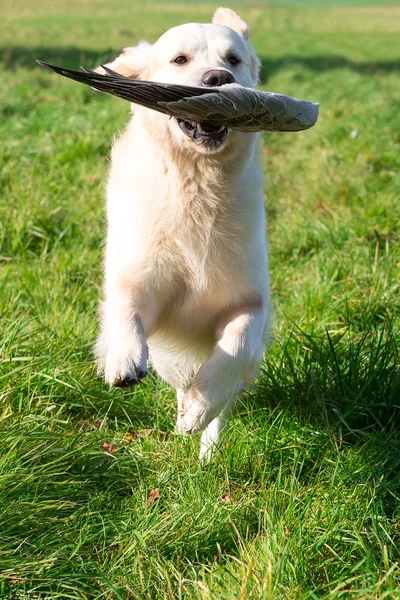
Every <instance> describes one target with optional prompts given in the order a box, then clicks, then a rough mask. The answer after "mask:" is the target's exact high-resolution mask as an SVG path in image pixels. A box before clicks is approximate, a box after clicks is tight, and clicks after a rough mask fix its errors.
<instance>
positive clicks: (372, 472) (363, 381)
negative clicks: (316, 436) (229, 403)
mask: <svg viewBox="0 0 400 600" xmlns="http://www.w3.org/2000/svg"><path fill="white" fill-rule="evenodd" d="M278 344H279V342H278ZM279 346H280V347H279V351H278V352H277V349H276V348H275V349H274V350H273V353H272V358H271V359H267V361H266V362H265V363H264V365H263V369H262V373H261V378H260V379H259V381H258V383H257V384H256V387H255V390H254V392H255V393H254V396H251V395H250V396H249V397H248V398H245V401H244V405H246V403H247V402H249V404H250V406H249V409H250V411H251V412H253V414H254V404H256V406H260V405H261V406H264V407H267V408H271V409H272V408H274V409H278V410H281V411H284V412H285V413H286V414H289V415H290V418H293V421H294V422H298V423H300V424H302V425H307V424H308V425H311V427H313V428H315V429H316V430H318V431H325V432H328V434H329V435H330V437H331V440H332V443H333V445H334V446H335V447H336V448H337V450H338V451H339V452H340V451H341V450H342V449H345V448H346V447H348V446H349V445H350V446H352V447H353V448H354V449H356V448H358V450H357V452H358V453H359V454H360V456H361V457H362V462H363V464H364V467H365V469H364V468H363V472H364V473H368V478H370V479H372V480H373V481H374V482H376V486H377V493H378V495H379V496H380V497H381V500H382V503H383V505H384V506H385V512H386V514H387V515H391V514H394V513H396V511H397V510H398V494H399V493H400V368H399V364H400V360H399V359H400V340H399V332H396V331H394V330H393V328H392V325H391V324H390V323H388V324H386V325H385V326H383V327H382V326H381V328H379V329H375V330H370V331H368V332H365V333H364V334H363V335H360V334H359V335H357V336H356V335H355V334H351V333H349V332H346V333H345V334H340V335H339V334H338V335H337V336H335V337H334V338H333V337H331V336H330V335H329V333H328V332H326V334H325V335H323V336H320V335H319V336H317V335H310V334H307V333H305V332H302V331H299V330H297V331H292V333H291V335H290V337H289V338H288V339H287V340H286V341H285V343H284V344H279ZM277 354H278V356H277ZM256 410H257V409H256ZM318 461H319V459H316V460H315V461H314V466H315V464H316V463H317V462H318ZM311 466H312V465H311ZM311 472H312V473H313V472H314V471H313V469H311ZM303 476H304V477H306V478H307V476H308V475H307V468H305V471H304V473H303V474H302V477H303ZM354 477H355V478H356V476H354Z"/></svg>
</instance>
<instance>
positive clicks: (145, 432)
mask: <svg viewBox="0 0 400 600" xmlns="http://www.w3.org/2000/svg"><path fill="white" fill-rule="evenodd" d="M150 435H155V436H158V437H160V438H162V439H166V438H167V437H168V433H167V432H166V431H160V430H159V429H137V430H134V429H128V431H127V432H126V433H125V435H124V440H125V441H126V442H131V441H132V440H134V439H136V438H138V437H149V436H150Z"/></svg>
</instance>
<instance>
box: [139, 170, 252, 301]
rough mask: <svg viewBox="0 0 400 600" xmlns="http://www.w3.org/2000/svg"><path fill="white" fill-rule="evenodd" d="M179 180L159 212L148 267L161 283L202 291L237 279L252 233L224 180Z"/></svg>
mask: <svg viewBox="0 0 400 600" xmlns="http://www.w3.org/2000/svg"><path fill="white" fill-rule="evenodd" d="M178 183H179V185H177V184H176V183H174V186H171V187H170V188H169V189H168V190H167V192H168V194H169V197H167V198H166V201H165V202H163V203H162V205H160V211H159V213H158V214H157V213H156V214H154V218H153V220H152V226H151V231H150V232H149V238H148V239H149V243H150V248H149V254H148V258H149V261H148V267H149V270H150V271H151V272H152V274H153V276H154V278H155V279H156V280H157V281H158V282H163V283H162V287H163V288H164V289H165V283H167V284H168V285H169V287H170V288H176V289H179V291H180V293H181V291H182V289H183V288H184V289H185V292H186V293H188V292H189V293H190V291H192V292H194V293H196V294H202V293H204V292H206V291H210V290H215V289H218V288H220V287H221V286H224V285H227V284H228V282H229V283H231V284H232V283H233V282H234V280H236V279H237V276H238V271H240V270H241V266H242V260H241V255H242V252H243V249H242V248H241V247H240V246H241V244H240V243H238V240H243V238H244V237H246V236H245V235H244V234H245V231H244V230H245V228H246V224H245V222H244V220H243V219H242V218H241V215H240V211H239V210H238V207H237V205H236V199H235V198H232V197H231V196H230V195H229V192H228V191H227V190H226V189H225V187H224V186H223V185H220V184H219V183H218V182H217V183H214V185H210V184H208V183H207V182H206V183H205V184H204V183H199V182H197V181H196V179H195V178H192V179H190V178H187V179H186V180H181V181H179V182H178Z"/></svg>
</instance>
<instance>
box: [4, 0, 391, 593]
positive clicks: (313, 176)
mask: <svg viewBox="0 0 400 600" xmlns="http://www.w3.org/2000/svg"><path fill="white" fill-rule="evenodd" d="M296 4H302V3H300V2H298V3H295V4H293V5H289V4H281V5H277V3H273V4H266V3H262V2H255V3H247V4H243V6H240V5H239V4H237V3H235V8H236V9H237V10H238V11H239V12H240V13H241V14H242V16H243V17H244V18H245V19H246V20H247V21H248V22H249V24H250V27H251V34H252V42H253V44H254V45H255V47H256V50H257V52H258V54H259V55H260V57H261V58H262V62H263V69H262V82H261V87H262V88H263V89H268V90H270V91H279V92H281V93H284V94H290V95H294V96H297V97H303V98H306V99H309V100H312V101H317V102H320V105H321V113H320V114H321V116H320V121H319V123H318V124H317V126H316V127H315V128H313V129H311V130H310V131H307V132H303V133H298V134H272V133H271V134H268V133H264V134H263V135H262V161H263V165H264V167H265V173H266V179H267V185H266V194H265V198H266V213H267V217H268V235H269V240H270V269H271V280H272V291H273V299H274V306H275V314H274V319H273V327H272V338H273V342H272V345H271V347H270V348H269V350H268V352H267V353H266V356H265V361H264V363H263V366H262V369H261V371H260V374H259V378H258V380H257V382H256V383H255V385H254V386H253V387H252V389H251V390H249V391H248V392H247V393H246V395H245V396H244V397H243V398H242V399H241V401H240V402H239V403H238V405H237V408H236V410H235V413H234V415H233V418H232V420H231V427H230V429H229V430H228V431H227V432H226V434H225V439H224V443H223V445H222V446H221V447H220V449H219V450H218V452H217V453H216V455H215V457H214V459H213V460H212V461H211V463H210V464H208V465H203V466H202V465H200V464H199V463H198V461H197V453H198V445H199V439H198V437H194V438H191V437H190V438H187V439H183V438H180V437H177V436H175V435H173V427H174V419H175V400H174V394H173V391H172V390H171V389H170V388H169V387H168V386H167V385H166V384H164V383H163V382H162V381H160V380H159V379H158V378H157V377H156V376H155V375H150V376H149V377H148V378H147V379H146V380H145V381H144V382H143V384H142V385H141V386H140V387H138V388H135V389H132V390H129V391H125V392H123V393H122V392H121V391H119V390H112V391H109V390H108V389H107V388H106V386H105V385H104V384H103V382H102V381H100V380H98V379H97V377H96V373H95V369H94V365H93V354H92V347H93V344H94V341H95V338H96V332H97V329H98V318H97V305H98V300H99V298H100V296H101V285H102V253H103V247H104V243H103V240H104V227H105V218H104V210H103V187H104V180H105V177H106V173H107V163H108V154H109V150H110V144H111V142H112V139H113V136H114V135H115V134H116V133H117V132H119V131H121V129H122V128H123V126H124V123H125V122H126V119H127V117H128V108H129V107H128V105H127V104H126V103H125V102H123V101H122V100H118V99H116V98H112V97H106V96H103V95H101V94H97V93H95V92H94V91H92V90H90V89H89V88H85V87H84V86H80V85H78V84H76V83H73V82H71V81H68V80H63V79H62V78H60V77H57V76H56V75H53V74H51V73H49V72H46V71H44V70H43V69H40V68H39V67H38V66H36V64H35V63H34V58H41V59H42V60H45V61H48V62H52V61H53V62H54V63H56V64H60V65H64V66H67V67H72V68H76V67H78V65H79V64H84V65H86V66H88V67H92V66H94V65H96V64H98V63H100V62H102V61H105V60H106V59H107V58H109V57H111V56H114V55H115V54H116V53H118V52H119V51H120V49H121V48H123V47H125V46H128V45H133V44H135V43H137V42H138V41H140V40H141V39H143V38H145V39H148V40H149V41H155V40H156V39H157V37H158V36H159V35H160V34H161V33H162V32H163V31H164V30H165V29H167V28H168V27H171V26H173V25H177V24H179V23H183V22H187V21H207V20H209V18H210V16H211V14H212V11H213V9H214V7H215V5H212V4H206V3H200V2H188V3H174V4H169V3H167V2H163V3H161V2H158V3H153V2H148V3H143V2H142V3H139V2H138V1H136V0H135V1H132V0H131V1H130V2H128V1H127V0H116V1H115V2H106V1H105V0H87V1H85V2H84V3H83V2H80V1H79V2H78V0H70V1H69V2H66V1H65V0H56V1H50V0H43V1H42V2H41V3H40V4H39V3H37V4H33V3H32V2H31V1H29V0H19V1H18V2H15V3H14V2H11V1H7V0H6V1H5V3H3V11H2V13H3V14H2V19H1V22H0V44H1V47H0V64H1V65H2V85H1V87H0V113H1V120H0V317H1V331H2V335H1V338H0V515H1V517H0V597H1V598H4V599H8V600H22V599H37V598H40V599H46V600H47V599H61V598H72V599H92V598H93V599H94V598H96V599H97V598H104V599H121V598H122V599H128V598H129V599H130V598H132V599H149V600H152V599H170V600H173V599H179V598H182V599H202V598H205V599H209V600H214V599H216V600H217V599H220V600H231V599H232V600H233V599H240V600H245V599H247V598H251V599H254V600H256V599H257V600H258V599H260V600H261V599H262V600H270V599H276V600H282V599H288V600H289V599H290V600H305V599H313V600H315V599H328V598H329V599H333V598H343V599H347V598H351V599H356V598H358V599H361V598H362V599H371V600H372V599H374V600H377V599H384V598H390V599H392V598H400V560H399V559H400V519H399V517H400V510H399V506H400V505H399V495H400V435H399V426H400V370H399V347H400V343H399V342H400V331H399V325H400V319H399V314H400V313H399V309H400V293H399V292H400V290H399V268H400V248H399V242H400V202H399V201H400V178H399V172H400V96H399V89H400V74H399V67H400V45H399V38H400V18H399V17H400V7H399V6H398V3H394V2H392V3H388V4H387V5H382V3H378V1H377V2H376V6H372V5H371V3H370V2H369V3H367V4H368V5H366V6H349V5H345V3H344V2H342V3H341V5H339V6H322V4H325V5H326V4H329V3H326V2H321V6H297V5H296ZM357 4H360V3H359V2H357ZM396 4H397V6H396Z"/></svg>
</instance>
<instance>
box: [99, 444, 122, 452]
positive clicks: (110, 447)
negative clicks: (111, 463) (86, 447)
mask: <svg viewBox="0 0 400 600" xmlns="http://www.w3.org/2000/svg"><path fill="white" fill-rule="evenodd" d="M101 449H102V450H103V452H109V453H110V454H114V452H116V451H117V450H118V448H117V446H114V444H110V443H109V442H103V443H102V445H101Z"/></svg>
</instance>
